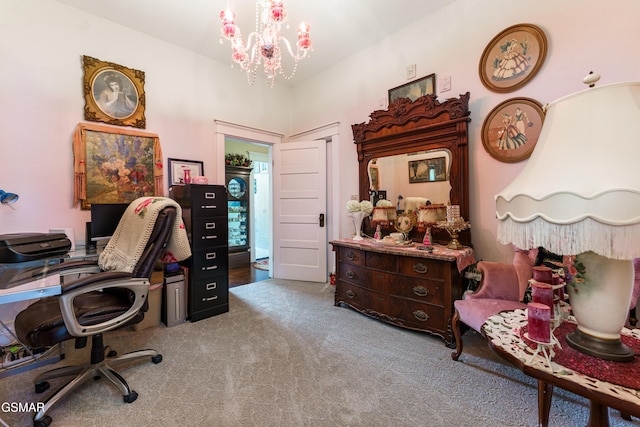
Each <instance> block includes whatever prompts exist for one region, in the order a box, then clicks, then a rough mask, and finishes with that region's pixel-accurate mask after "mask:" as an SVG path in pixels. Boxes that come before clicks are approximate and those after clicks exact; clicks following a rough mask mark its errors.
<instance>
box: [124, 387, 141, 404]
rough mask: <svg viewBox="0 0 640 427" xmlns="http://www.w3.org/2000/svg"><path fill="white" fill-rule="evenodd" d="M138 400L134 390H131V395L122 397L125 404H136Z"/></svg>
mask: <svg viewBox="0 0 640 427" xmlns="http://www.w3.org/2000/svg"><path fill="white" fill-rule="evenodd" d="M137 398H138V393H136V392H135V391H134V390H131V393H130V394H127V395H125V396H122V400H124V403H132V402H135V401H136V399H137Z"/></svg>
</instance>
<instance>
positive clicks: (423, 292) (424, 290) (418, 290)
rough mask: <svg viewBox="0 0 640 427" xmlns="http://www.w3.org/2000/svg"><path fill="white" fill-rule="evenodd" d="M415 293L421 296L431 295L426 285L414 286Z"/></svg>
mask: <svg viewBox="0 0 640 427" xmlns="http://www.w3.org/2000/svg"><path fill="white" fill-rule="evenodd" d="M413 293H414V294H416V295H418V296H419V297H426V296H427V295H429V289H427V288H425V287H424V286H415V287H414V288H413Z"/></svg>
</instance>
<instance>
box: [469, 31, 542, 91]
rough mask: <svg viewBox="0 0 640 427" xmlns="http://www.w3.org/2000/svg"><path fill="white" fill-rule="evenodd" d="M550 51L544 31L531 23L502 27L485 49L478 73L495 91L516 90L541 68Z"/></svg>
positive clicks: (485, 83) (488, 86)
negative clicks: (548, 50)
mask: <svg viewBox="0 0 640 427" xmlns="http://www.w3.org/2000/svg"><path fill="white" fill-rule="evenodd" d="M546 55H547V38H546V36H545V34H544V31H542V29H540V28H539V27H537V26H535V25H531V24H518V25H513V26H511V27H509V28H506V29H505V30H503V31H501V32H500V33H499V34H498V35H497V36H495V37H494V38H493V39H492V40H491V41H490V42H489V44H488V45H487V47H486V48H485V49H484V52H483V53H482V57H481V58H480V64H479V73H480V80H481V81H482V84H483V85H485V87H486V88H487V89H490V90H492V91H494V92H499V93H505V92H513V91H514V90H516V89H519V88H521V87H522V86H524V85H525V84H527V82H529V81H530V80H531V79H532V78H533V77H534V76H535V75H536V74H537V73H538V71H540V68H541V67H542V64H543V63H544V59H545V57H546Z"/></svg>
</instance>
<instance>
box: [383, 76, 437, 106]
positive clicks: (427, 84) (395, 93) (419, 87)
mask: <svg viewBox="0 0 640 427" xmlns="http://www.w3.org/2000/svg"><path fill="white" fill-rule="evenodd" d="M434 93H436V75H435V74H429V75H428V76H425V77H422V78H419V79H418V80H414V81H412V82H409V83H405V84H403V85H401V86H398V87H394V88H393V89H389V104H391V102H393V101H394V100H395V99H398V98H409V99H410V100H412V101H415V100H416V99H418V98H420V97H421V96H425V95H433V94H434Z"/></svg>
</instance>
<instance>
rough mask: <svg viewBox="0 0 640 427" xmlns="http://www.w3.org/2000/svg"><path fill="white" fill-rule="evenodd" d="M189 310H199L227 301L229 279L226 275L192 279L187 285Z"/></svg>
mask: <svg viewBox="0 0 640 427" xmlns="http://www.w3.org/2000/svg"><path fill="white" fill-rule="evenodd" d="M189 292H190V294H191V295H190V301H191V308H190V309H191V311H201V310H205V309H207V308H209V307H212V306H216V305H222V304H227V303H228V302H229V279H228V277H227V275H226V274H225V275H219V276H214V277H211V278H209V279H200V280H194V281H192V282H191V283H190V286H189Z"/></svg>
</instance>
